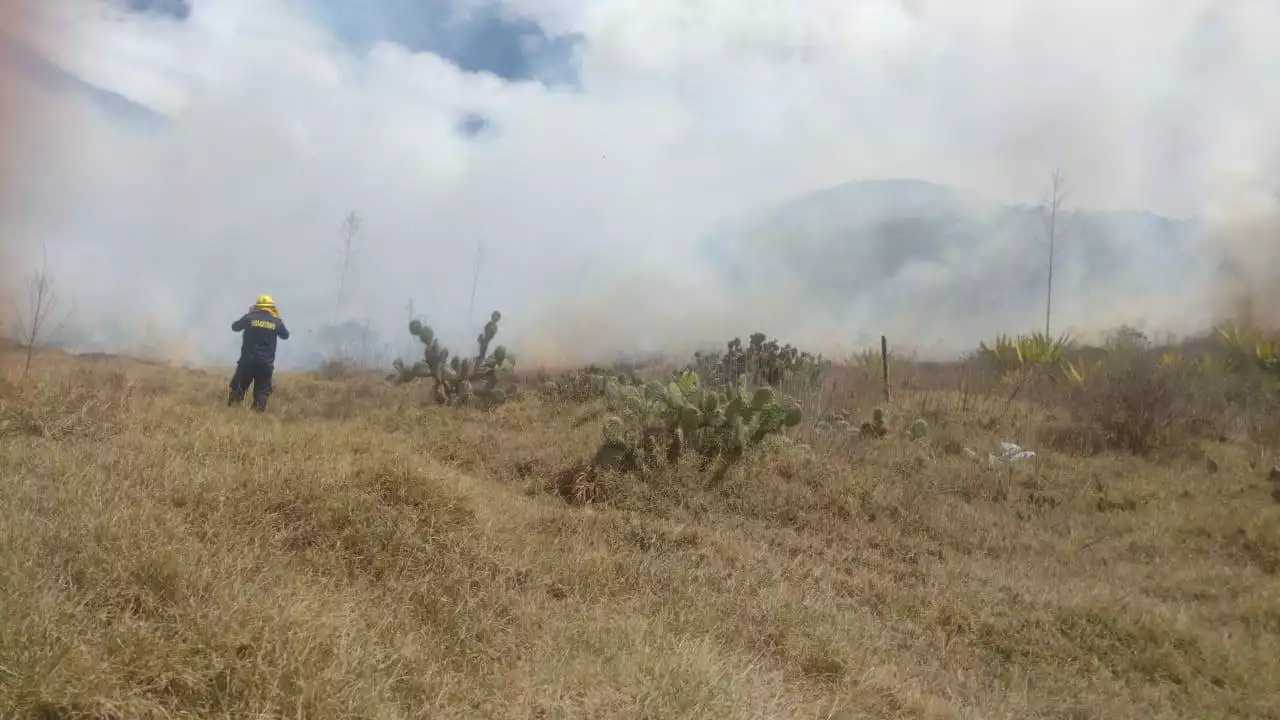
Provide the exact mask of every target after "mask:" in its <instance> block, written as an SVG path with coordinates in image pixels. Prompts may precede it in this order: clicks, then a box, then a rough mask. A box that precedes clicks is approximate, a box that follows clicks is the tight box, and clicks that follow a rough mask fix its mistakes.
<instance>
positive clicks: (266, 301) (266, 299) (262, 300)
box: [254, 295, 276, 306]
mask: <svg viewBox="0 0 1280 720" xmlns="http://www.w3.org/2000/svg"><path fill="white" fill-rule="evenodd" d="M275 304H276V301H275V300H272V299H271V296H270V295H259V296H258V301H257V302H255V303H254V305H266V306H271V305H275Z"/></svg>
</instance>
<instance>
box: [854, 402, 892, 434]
mask: <svg viewBox="0 0 1280 720" xmlns="http://www.w3.org/2000/svg"><path fill="white" fill-rule="evenodd" d="M860 432H861V433H862V436H863V437H884V436H885V435H888V434H889V420H888V416H887V415H886V414H885V411H884V409H883V408H876V409H875V410H873V411H872V413H871V422H864V423H862V428H861V429H860Z"/></svg>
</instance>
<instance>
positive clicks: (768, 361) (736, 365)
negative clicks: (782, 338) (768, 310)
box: [690, 333, 831, 387]
mask: <svg viewBox="0 0 1280 720" xmlns="http://www.w3.org/2000/svg"><path fill="white" fill-rule="evenodd" d="M830 367H831V361H830V360H827V359H825V358H823V357H822V356H821V355H815V354H812V353H809V352H806V351H803V350H800V349H799V348H796V347H794V346H792V345H790V344H787V345H779V344H778V341H777V340H768V339H766V337H765V335H764V333H752V334H751V336H750V338H748V342H747V344H746V345H745V346H744V345H743V344H742V339H741V338H734V339H732V340H730V341H729V342H728V343H727V346H726V348H725V352H723V353H695V354H694V361H693V363H692V364H691V366H690V369H692V370H695V371H697V372H698V373H699V374H700V375H703V376H704V377H708V378H711V379H712V380H713V382H717V383H725V384H737V383H738V382H739V381H741V380H743V379H745V380H747V381H748V382H750V383H751V384H753V385H767V386H770V387H778V386H781V385H783V384H784V383H787V382H794V381H795V380H802V381H808V382H817V381H818V379H819V378H820V377H821V376H822V373H823V372H824V371H826V370H827V369H828V368H830Z"/></svg>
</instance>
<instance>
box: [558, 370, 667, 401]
mask: <svg viewBox="0 0 1280 720" xmlns="http://www.w3.org/2000/svg"><path fill="white" fill-rule="evenodd" d="M611 381H612V382H617V383H619V384H621V385H631V386H635V387H640V386H642V385H644V380H642V379H641V378H640V375H639V374H638V373H636V372H634V371H632V372H623V373H619V372H616V371H614V370H610V369H608V368H602V367H599V366H597V365H589V366H587V367H583V368H579V369H578V370H575V371H573V372H569V373H564V374H562V375H561V376H560V377H559V378H557V379H555V380H552V379H551V378H550V377H546V376H542V377H539V378H538V393H539V394H540V395H542V396H543V397H544V398H546V399H548V400H557V401H561V402H570V403H584V402H590V401H592V400H596V399H599V398H602V397H604V395H605V387H606V385H607V384H608V383H609V382H611Z"/></svg>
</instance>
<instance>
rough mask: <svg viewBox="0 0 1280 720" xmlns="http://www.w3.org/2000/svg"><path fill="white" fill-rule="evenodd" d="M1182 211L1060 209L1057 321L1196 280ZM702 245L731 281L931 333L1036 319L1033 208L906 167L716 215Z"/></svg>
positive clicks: (866, 320)
mask: <svg viewBox="0 0 1280 720" xmlns="http://www.w3.org/2000/svg"><path fill="white" fill-rule="evenodd" d="M1197 232H1198V226H1197V224H1196V223H1195V222H1194V221H1186V220H1173V219H1169V218H1166V217H1162V216H1159V215H1155V214H1152V213H1145V212H1086V211H1081V212H1072V213H1071V215H1070V217H1069V218H1068V219H1067V220H1066V222H1065V223H1064V228H1063V230H1062V231H1061V233H1060V235H1059V237H1060V241H1059V247H1058V255H1057V257H1058V261H1057V264H1056V267H1055V277H1054V288H1055V290H1054V305H1055V308H1056V310H1055V318H1059V319H1058V320H1057V321H1056V324H1057V325H1059V327H1063V326H1065V325H1067V324H1075V323H1095V322H1105V321H1106V319H1107V318H1106V317H1104V316H1110V315H1115V314H1118V313H1122V312H1123V309H1124V308H1126V307H1146V306H1148V305H1150V304H1151V303H1152V302H1154V301H1155V300H1157V299H1159V298H1161V297H1166V296H1168V297H1176V296H1179V291H1180V289H1182V290H1185V286H1186V285H1187V284H1188V283H1192V282H1195V281H1196V280H1197V278H1198V277H1199V276H1198V272H1199V271H1198V264H1197V262H1196V260H1197V258H1196V256H1195V255H1196V254H1195V249H1194V244H1193V243H1194V242H1195V238H1196V235H1197ZM706 250H707V251H708V252H709V253H711V254H712V256H713V257H714V258H715V261H716V263H717V265H718V267H720V268H721V269H722V271H723V274H724V278H725V280H726V281H728V282H730V283H731V284H733V285H734V286H736V287H738V288H740V289H741V290H742V292H744V293H748V294H757V295H758V294H759V293H761V292H764V291H765V289H769V290H770V292H772V293H774V294H776V296H777V298H778V302H792V303H803V306H804V307H806V308H810V307H811V308H814V311H815V312H823V313H825V314H827V315H829V316H831V317H833V318H837V319H841V320H844V321H847V322H848V323H849V325H850V326H851V327H859V328H866V335H867V336H868V337H870V336H872V335H874V334H876V333H879V332H882V331H888V328H891V327H894V326H898V325H909V326H910V327H909V329H908V330H906V331H907V332H911V333H912V334H914V335H916V336H917V337H918V338H927V339H930V340H928V341H929V342H932V341H944V340H954V341H957V342H965V341H967V339H970V338H977V337H985V336H988V335H989V334H991V333H993V332H1000V331H1004V332H1009V331H1016V330H1028V329H1035V328H1037V327H1041V326H1042V325H1043V322H1044V299H1045V283H1046V269H1047V265H1046V260H1047V253H1048V244H1047V241H1046V236H1045V229H1044V224H1043V222H1042V218H1041V215H1040V211H1039V209H1038V208H1035V207H1026V206H1012V205H1002V204H1000V203H997V202H993V201H990V200H986V199H984V198H982V197H980V196H977V195H975V194H971V193H966V192H962V191H959V190H955V189H952V188H949V187H946V186H942V185H936V184H931V183H927V182H921V181H916V180H890V181H872V182H855V183H850V184H847V185H841V186H838V187H835V188H831V189H829V190H825V191H822V192H818V193H814V194H812V195H808V196H805V197H802V198H800V199H798V200H795V201H793V202H790V203H787V204H785V205H783V206H781V207H778V208H774V209H772V210H770V211H768V212H766V213H763V214H761V215H760V216H757V217H755V218H752V219H749V220H747V221H744V222H741V223H738V224H736V225H734V226H731V227H726V228H724V229H723V230H721V231H720V232H718V233H717V234H716V235H715V236H714V237H712V238H710V239H709V240H708V241H707V244H706Z"/></svg>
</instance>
